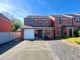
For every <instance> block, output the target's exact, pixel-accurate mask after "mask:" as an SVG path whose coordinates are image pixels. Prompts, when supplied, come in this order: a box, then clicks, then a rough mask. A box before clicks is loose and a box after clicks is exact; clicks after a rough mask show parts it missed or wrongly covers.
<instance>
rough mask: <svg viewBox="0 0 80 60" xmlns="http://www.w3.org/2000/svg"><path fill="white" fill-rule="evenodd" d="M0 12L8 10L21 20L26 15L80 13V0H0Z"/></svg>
mask: <svg viewBox="0 0 80 60" xmlns="http://www.w3.org/2000/svg"><path fill="white" fill-rule="evenodd" d="M0 12H8V13H10V14H11V15H13V16H14V17H16V18H18V19H20V20H21V21H23V20H24V18H25V17H26V16H28V15H39V16H49V15H55V14H73V13H80V0H0Z"/></svg>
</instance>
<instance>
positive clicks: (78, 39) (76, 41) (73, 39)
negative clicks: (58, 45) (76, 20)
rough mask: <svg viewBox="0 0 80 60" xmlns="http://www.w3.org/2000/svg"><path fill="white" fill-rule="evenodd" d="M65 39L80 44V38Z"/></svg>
mask: <svg viewBox="0 0 80 60" xmlns="http://www.w3.org/2000/svg"><path fill="white" fill-rule="evenodd" d="M64 40H66V41H68V42H71V43H75V44H80V38H66V39H64Z"/></svg>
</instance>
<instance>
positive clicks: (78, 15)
mask: <svg viewBox="0 0 80 60" xmlns="http://www.w3.org/2000/svg"><path fill="white" fill-rule="evenodd" d="M66 15H69V16H73V17H80V14H66Z"/></svg>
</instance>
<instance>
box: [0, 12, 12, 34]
mask: <svg viewBox="0 0 80 60" xmlns="http://www.w3.org/2000/svg"><path fill="white" fill-rule="evenodd" d="M11 31H12V25H11V21H10V20H9V19H8V18H7V17H5V16H4V15H3V14H1V13H0V32H11Z"/></svg>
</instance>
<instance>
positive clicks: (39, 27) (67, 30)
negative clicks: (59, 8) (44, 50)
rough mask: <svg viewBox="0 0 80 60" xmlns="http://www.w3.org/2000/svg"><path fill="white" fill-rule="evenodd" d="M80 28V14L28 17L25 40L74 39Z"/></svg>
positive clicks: (24, 34) (25, 21)
mask: <svg viewBox="0 0 80 60" xmlns="http://www.w3.org/2000/svg"><path fill="white" fill-rule="evenodd" d="M79 28H80V15H79V14H66V15H51V16H49V17H48V16H28V17H26V18H25V19H24V27H22V31H23V32H22V33H23V35H22V36H23V39H54V38H55V37H62V36H66V37H73V36H74V31H75V30H76V29H79Z"/></svg>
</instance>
